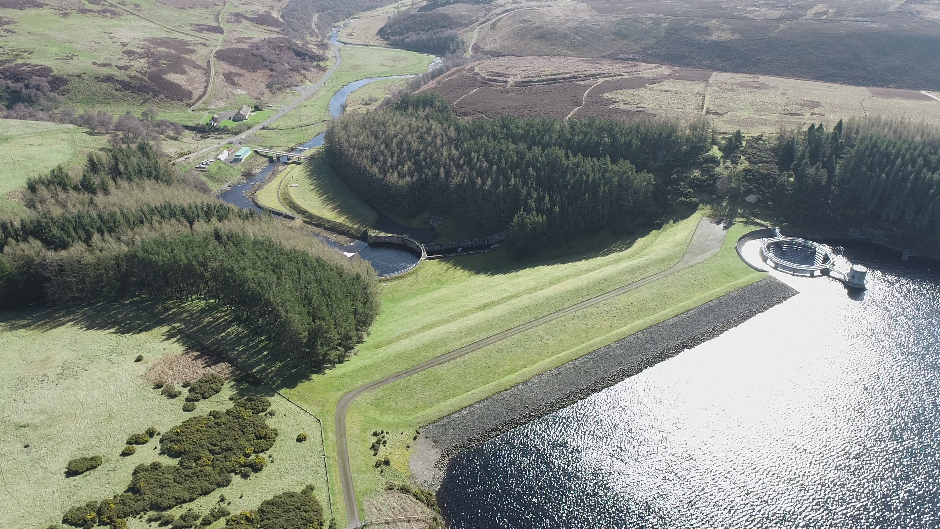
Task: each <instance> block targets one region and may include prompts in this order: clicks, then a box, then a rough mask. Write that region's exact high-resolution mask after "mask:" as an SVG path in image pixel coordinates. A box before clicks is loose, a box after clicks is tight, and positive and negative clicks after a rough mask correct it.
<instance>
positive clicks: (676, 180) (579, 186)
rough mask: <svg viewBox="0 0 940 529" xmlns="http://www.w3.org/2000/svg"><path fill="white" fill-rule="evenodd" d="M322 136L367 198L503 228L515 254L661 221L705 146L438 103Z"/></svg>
mask: <svg viewBox="0 0 940 529" xmlns="http://www.w3.org/2000/svg"><path fill="white" fill-rule="evenodd" d="M326 139H327V151H326V152H327V156H328V159H329V160H330V163H331V164H332V165H333V166H334V167H335V168H337V170H338V171H340V173H341V174H342V175H343V176H344V178H345V179H346V180H347V181H348V182H349V183H350V184H352V185H353V187H355V188H356V189H357V191H358V192H360V193H361V194H363V195H364V196H366V197H367V198H368V199H369V200H372V201H375V202H377V203H380V204H382V205H383V206H385V207H388V208H389V209H392V210H393V211H397V212H399V213H402V214H404V215H407V216H414V215H416V214H418V213H419V212H421V211H424V210H426V209H428V208H432V209H437V210H441V211H450V212H453V213H454V214H456V215H458V216H460V217H462V218H463V219H464V220H465V221H468V222H471V223H473V224H476V225H478V226H479V227H481V228H485V229H489V230H494V231H495V230H500V229H504V228H505V227H506V226H510V227H511V228H513V230H514V231H515V237H514V238H515V244H516V245H517V247H518V248H520V249H522V250H524V251H525V250H530V249H533V248H535V247H537V246H538V245H540V244H543V243H545V242H546V241H547V240H549V239H554V240H565V239H570V238H572V237H576V236H579V235H582V234H585V233H587V232H590V231H593V230H597V229H599V228H602V227H604V226H608V225H611V224H615V223H631V222H637V221H640V222H642V221H645V220H647V219H649V218H651V217H653V216H656V215H659V214H661V213H662V212H664V211H665V210H666V209H668V208H669V207H671V205H673V204H674V203H675V202H676V201H678V200H679V199H680V198H681V197H683V196H684V193H685V190H686V189H687V188H688V186H687V180H688V176H687V171H685V169H686V168H687V167H688V166H690V165H692V164H695V163H698V161H699V160H701V158H702V156H703V154H704V153H705V152H706V151H707V148H708V147H709V146H710V135H709V134H708V131H707V129H706V128H704V127H702V126H695V127H681V126H679V125H678V124H676V123H672V122H665V121H657V122H654V121H638V122H634V123H623V122H617V121H600V120H589V121H572V122H560V121H556V120H548V119H519V118H512V117H505V118H500V119H498V120H494V121H487V120H473V121H471V120H464V119H460V118H457V117H456V116H455V115H454V114H453V113H452V112H451V110H450V107H449V106H448V105H447V103H446V102H445V101H444V100H443V99H442V98H440V96H438V95H436V94H425V95H417V96H405V97H403V98H402V99H401V100H400V101H399V102H398V103H397V104H396V105H394V106H393V107H392V108H390V109H388V110H386V111H381V112H372V113H367V114H354V115H350V116H347V117H345V118H344V119H343V120H340V121H337V122H334V123H333V124H331V126H330V128H329V129H328V131H327V136H326Z"/></svg>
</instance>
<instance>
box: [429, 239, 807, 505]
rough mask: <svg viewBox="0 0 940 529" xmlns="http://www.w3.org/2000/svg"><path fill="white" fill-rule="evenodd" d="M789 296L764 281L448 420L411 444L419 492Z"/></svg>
mask: <svg viewBox="0 0 940 529" xmlns="http://www.w3.org/2000/svg"><path fill="white" fill-rule="evenodd" d="M691 248H692V245H690V250H691ZM794 294H796V291H795V290H793V289H792V288H790V287H788V286H787V285H785V284H783V283H781V282H780V281H777V280H776V279H773V278H767V279H764V280H762V281H759V282H757V283H754V284H752V285H749V286H747V287H744V288H742V289H740V290H737V291H735V292H732V293H730V294H727V295H725V296H722V297H720V298H718V299H715V300H712V301H710V302H708V303H705V304H704V305H701V306H699V307H697V308H694V309H692V310H689V311H687V312H684V313H682V314H680V315H678V316H676V317H674V318H671V319H669V320H666V321H664V322H662V323H660V324H657V325H654V326H652V327H649V328H647V329H644V330H642V331H640V332H638V333H636V334H633V335H631V336H628V337H627V338H624V339H623V340H620V341H619V342H616V343H613V344H611V345H608V346H606V347H603V348H601V349H598V350H596V351H594V352H591V353H588V354H587V355H585V356H582V357H580V358H578V359H576V360H573V361H571V362H568V363H566V364H564V365H562V366H560V367H558V368H556V369H554V370H552V371H548V372H546V373H543V374H541V375H538V376H536V377H533V378H531V379H529V380H528V381H526V382H523V383H522V384H519V385H517V386H514V387H512V388H510V389H507V390H506V391H503V392H501V393H497V394H496V395H493V396H491V397H489V398H487V399H484V400H482V401H480V402H477V403H476V404H473V405H471V406H468V407H467V408H464V409H463V410H460V411H458V412H456V413H453V414H451V415H448V416H447V417H444V418H442V419H440V420H439V421H437V422H434V423H432V424H430V425H428V426H426V427H424V428H423V429H422V432H421V436H420V437H419V438H418V441H417V442H416V443H415V445H414V446H415V450H414V453H413V455H412V460H411V471H412V477H413V478H414V480H415V481H416V482H417V483H418V485H420V486H422V487H425V488H431V489H436V488H437V487H438V486H439V485H440V481H441V478H442V477H443V471H444V469H445V468H446V464H447V461H448V460H449V458H450V457H452V456H453V455H455V454H456V453H458V452H459V451H461V450H463V449H466V448H468V447H470V446H473V445H476V444H479V443H482V442H485V441H487V440H489V439H492V438H494V437H496V436H498V435H499V434H501V433H503V432H506V431H509V430H511V429H513V428H515V427H517V426H520V425H523V424H526V423H528V422H530V421H532V420H534V419H537V418H539V417H542V416H545V415H548V414H549V413H552V412H554V411H557V410H559V409H562V408H564V407H567V406H569V405H570V404H572V403H574V402H577V401H579V400H581V399H583V398H585V397H587V396H588V395H590V394H592V393H596V392H597V391H600V390H602V389H604V388H607V387H610V386H612V385H614V384H616V383H618V382H620V381H622V380H624V379H625V378H628V377H630V376H633V375H635V374H637V373H639V372H641V371H643V370H644V369H646V368H647V367H650V366H653V365H655V364H657V363H659V362H661V361H663V360H666V359H668V358H671V357H673V356H675V355H677V354H679V353H681V352H682V351H684V350H686V349H689V348H691V347H694V346H696V345H698V344H700V343H703V342H705V341H707V340H709V339H711V338H713V337H715V336H718V335H719V334H721V333H723V332H724V331H726V330H728V329H730V328H732V327H734V326H736V325H738V324H740V323H741V322H743V321H745V320H747V319H749V318H751V317H753V316H755V315H757V314H759V313H761V312H763V311H765V310H767V309H769V308H771V307H773V306H774V305H777V304H778V303H781V302H783V301H784V300H786V299H788V298H790V297H791V296H793V295H794Z"/></svg>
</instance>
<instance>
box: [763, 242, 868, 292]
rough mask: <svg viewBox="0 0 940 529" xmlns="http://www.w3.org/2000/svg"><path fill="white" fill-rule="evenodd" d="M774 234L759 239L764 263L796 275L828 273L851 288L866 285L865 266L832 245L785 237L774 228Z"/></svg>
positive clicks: (860, 287)
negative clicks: (836, 251) (841, 254)
mask: <svg viewBox="0 0 940 529" xmlns="http://www.w3.org/2000/svg"><path fill="white" fill-rule="evenodd" d="M773 233H774V236H773V237H770V238H764V239H761V240H760V257H761V260H762V261H763V262H764V263H765V264H767V266H769V267H771V268H773V269H775V270H778V271H780V272H785V273H787V274H790V275H795V276H808V277H815V276H820V275H827V276H829V277H832V278H833V279H837V280H839V281H842V282H843V283H844V284H845V285H846V286H848V287H850V288H858V289H864V288H865V278H866V276H867V275H868V269H867V268H865V267H864V266H862V265H859V264H852V263H851V262H849V261H848V259H846V258H845V257H842V256H837V255H836V254H835V253H834V252H833V251H832V249H831V248H829V247H828V246H826V245H825V244H820V243H817V242H813V241H810V240H807V239H800V238H798V237H784V236H783V235H781V234H780V231H779V230H778V229H776V228H774V230H773Z"/></svg>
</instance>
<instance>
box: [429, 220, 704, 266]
mask: <svg viewBox="0 0 940 529" xmlns="http://www.w3.org/2000/svg"><path fill="white" fill-rule="evenodd" d="M694 213H695V211H694V210H693V211H679V212H675V213H673V214H671V215H669V216H667V217H664V218H661V219H659V220H658V221H657V222H655V223H648V224H646V225H642V226H637V225H632V226H631V225H628V226H619V227H613V228H605V229H603V230H599V231H598V232H597V233H595V234H592V235H589V236H585V237H580V238H578V239H575V240H572V241H566V242H562V243H559V244H557V245H555V246H549V247H546V248H544V249H542V250H541V251H539V252H538V253H537V254H535V255H532V256H528V257H519V256H517V255H515V254H514V253H513V249H512V246H511V245H512V242H511V240H510V241H507V242H506V243H504V244H503V246H502V247H500V248H498V249H496V250H493V251H490V252H486V253H481V254H473V255H466V256H458V257H448V258H446V259H447V262H448V263H450V264H451V265H453V266H454V267H456V268H459V269H462V270H466V271H468V272H472V273H473V274H477V275H488V276H496V275H502V274H511V273H515V272H519V271H521V270H525V269H527V268H533V267H536V266H552V265H563V264H569V263H575V262H578V261H586V260H590V259H596V258H599V257H606V256H608V255H613V254H615V253H619V252H623V251H625V250H628V249H630V247H632V246H633V245H634V244H636V242H637V241H638V240H640V239H642V238H644V237H646V236H648V235H650V234H651V233H653V232H654V231H657V230H659V229H661V228H662V227H663V226H664V225H666V224H667V223H670V222H672V223H677V222H681V221H684V220H687V219H688V218H689V217H691V216H692V215H693V214H694Z"/></svg>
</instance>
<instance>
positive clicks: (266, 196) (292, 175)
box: [256, 152, 378, 230]
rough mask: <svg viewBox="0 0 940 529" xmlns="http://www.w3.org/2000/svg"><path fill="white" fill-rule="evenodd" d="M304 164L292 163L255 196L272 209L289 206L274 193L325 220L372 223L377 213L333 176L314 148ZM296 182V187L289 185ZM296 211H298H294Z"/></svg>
mask: <svg viewBox="0 0 940 529" xmlns="http://www.w3.org/2000/svg"><path fill="white" fill-rule="evenodd" d="M313 156H314V157H313V158H311V159H310V160H308V161H307V162H306V163H305V164H304V165H292V166H290V167H288V168H286V169H284V170H283V171H282V172H281V174H279V175H278V176H277V177H276V178H274V179H272V180H271V181H270V182H269V183H268V184H267V185H265V186H264V188H262V189H261V190H260V191H259V192H258V194H257V195H256V198H257V199H258V201H259V202H261V204H263V205H265V206H268V207H271V208H275V209H281V210H284V209H290V208H289V203H282V202H283V199H282V200H281V201H278V199H277V193H278V191H280V193H281V194H282V196H283V195H286V196H289V197H290V198H291V199H292V200H293V201H294V204H296V205H297V206H298V207H299V208H300V209H302V210H303V211H306V212H307V213H311V214H313V215H316V216H318V217H322V218H324V219H327V220H332V221H334V222H339V223H342V224H346V225H347V226H352V227H354V228H357V229H360V230H362V229H366V228H369V227H371V226H372V225H373V224H375V221H376V220H377V219H378V214H377V213H376V212H375V210H373V209H372V208H370V207H369V205H368V204H366V203H365V202H363V201H362V200H361V199H360V198H359V197H358V196H357V195H356V194H355V193H353V192H352V190H351V189H349V187H347V186H346V184H345V183H343V181H342V180H341V179H340V178H339V176H337V174H336V173H335V172H334V171H333V169H332V168H331V167H330V166H329V165H327V164H326V163H325V162H324V161H323V158H322V153H321V152H317V153H315V154H314V155H313ZM292 184H296V185H297V187H292ZM297 213H302V212H301V211H298V212H297Z"/></svg>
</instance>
